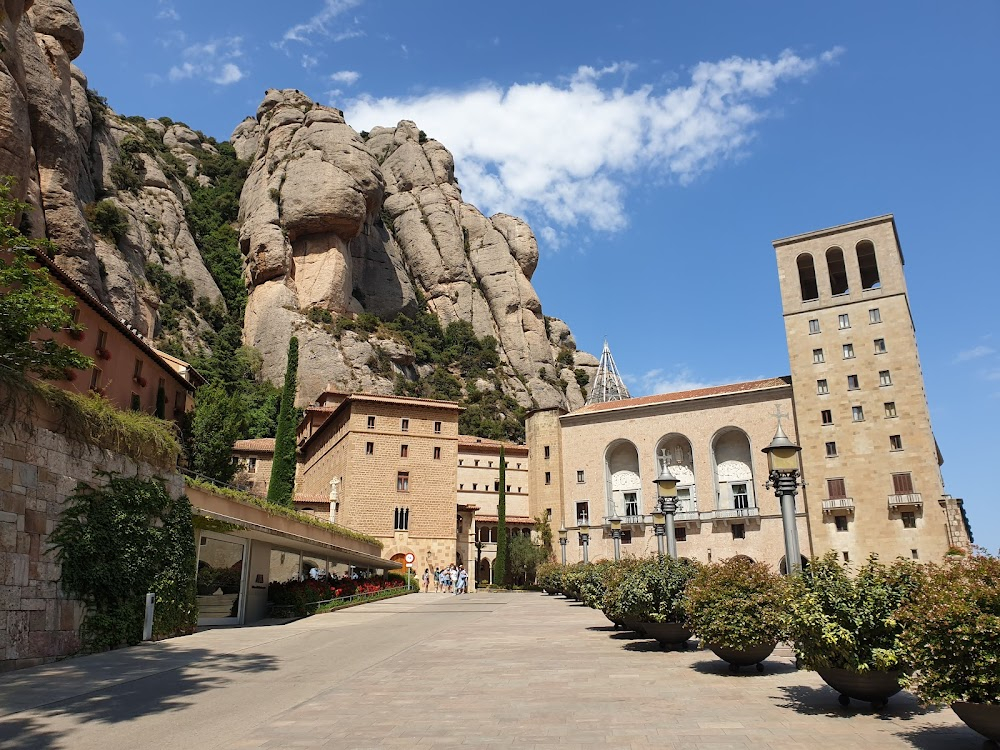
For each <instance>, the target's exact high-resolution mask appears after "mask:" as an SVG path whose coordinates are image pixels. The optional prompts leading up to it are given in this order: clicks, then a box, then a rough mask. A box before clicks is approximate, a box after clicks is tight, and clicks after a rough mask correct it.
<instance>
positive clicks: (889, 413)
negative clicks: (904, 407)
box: [885, 401, 896, 419]
mask: <svg viewBox="0 0 1000 750" xmlns="http://www.w3.org/2000/svg"><path fill="white" fill-rule="evenodd" d="M895 416H896V402H895V401H886V402H885V418H886V419H893V418H894V417H895Z"/></svg>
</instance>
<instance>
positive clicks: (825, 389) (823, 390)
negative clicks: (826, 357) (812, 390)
mask: <svg viewBox="0 0 1000 750" xmlns="http://www.w3.org/2000/svg"><path fill="white" fill-rule="evenodd" d="M829 392H830V385H829V384H828V383H827V382H826V378H824V379H823V380H817V381H816V393H818V394H819V395H820V396H825V395H826V394H827V393H829Z"/></svg>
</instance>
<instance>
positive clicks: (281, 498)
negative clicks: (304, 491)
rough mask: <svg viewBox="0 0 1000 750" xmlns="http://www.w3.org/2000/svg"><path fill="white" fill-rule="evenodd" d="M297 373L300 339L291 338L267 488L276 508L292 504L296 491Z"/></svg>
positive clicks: (270, 500) (269, 497)
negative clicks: (269, 480)
mask: <svg viewBox="0 0 1000 750" xmlns="http://www.w3.org/2000/svg"><path fill="white" fill-rule="evenodd" d="M298 370H299V340H298V339H297V338H296V337H295V336H292V338H291V340H290V341H289V342H288V366H287V367H286V368H285V385H284V388H282V390H281V409H280V410H279V412H278V432H277V435H275V439H274V463H273V464H271V483H270V484H269V485H268V487H267V500H268V502H271V503H277V504H278V505H288V506H290V505H291V504H292V493H293V491H294V489H295V428H296V424H295V423H296V410H295V390H296V384H297V376H298Z"/></svg>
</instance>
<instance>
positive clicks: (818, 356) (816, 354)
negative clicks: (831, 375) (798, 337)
mask: <svg viewBox="0 0 1000 750" xmlns="http://www.w3.org/2000/svg"><path fill="white" fill-rule="evenodd" d="M825 361H826V360H825V359H823V350H822V349H813V364H814V365H821V364H823V363H824V362H825Z"/></svg>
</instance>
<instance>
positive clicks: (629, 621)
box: [622, 615, 646, 635]
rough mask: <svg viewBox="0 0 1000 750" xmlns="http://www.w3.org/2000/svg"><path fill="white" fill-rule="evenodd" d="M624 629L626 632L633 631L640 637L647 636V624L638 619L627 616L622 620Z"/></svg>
mask: <svg viewBox="0 0 1000 750" xmlns="http://www.w3.org/2000/svg"><path fill="white" fill-rule="evenodd" d="M622 627H624V628H625V629H626V630H632V631H634V632H636V633H638V634H639V635H646V623H645V622H643V621H642V620H640V619H639V618H638V617H631V616H629V615H625V617H623V618H622Z"/></svg>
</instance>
